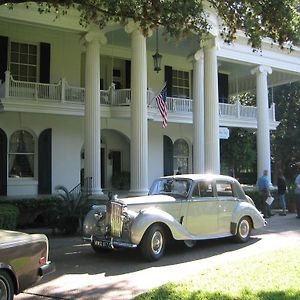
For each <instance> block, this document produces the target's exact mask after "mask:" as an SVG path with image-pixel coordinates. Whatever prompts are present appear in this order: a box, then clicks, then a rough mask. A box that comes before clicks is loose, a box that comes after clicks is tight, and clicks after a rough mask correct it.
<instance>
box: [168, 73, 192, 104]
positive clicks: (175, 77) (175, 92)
mask: <svg viewBox="0 0 300 300" xmlns="http://www.w3.org/2000/svg"><path fill="white" fill-rule="evenodd" d="M184 74H187V78H186V77H185V76H184ZM180 80H181V81H182V84H180V82H179V81H180ZM176 81H177V82H176ZM184 81H187V85H184V84H183V82H184ZM190 88H191V78H190V71H187V70H179V69H172V96H174V97H178V98H187V99H189V98H190V95H191V91H190ZM180 89H182V90H184V91H185V92H186V93H184V94H183V93H180V92H179V91H180Z"/></svg>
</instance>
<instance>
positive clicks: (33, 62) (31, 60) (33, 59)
mask: <svg viewBox="0 0 300 300" xmlns="http://www.w3.org/2000/svg"><path fill="white" fill-rule="evenodd" d="M28 62H29V64H31V65H36V55H29V57H28Z"/></svg>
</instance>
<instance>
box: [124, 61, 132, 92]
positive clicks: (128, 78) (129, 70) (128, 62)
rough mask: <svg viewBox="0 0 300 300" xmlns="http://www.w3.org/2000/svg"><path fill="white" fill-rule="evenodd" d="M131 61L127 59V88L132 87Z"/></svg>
mask: <svg viewBox="0 0 300 300" xmlns="http://www.w3.org/2000/svg"><path fill="white" fill-rule="evenodd" d="M130 83H131V61H130V60H126V61H125V87H126V89H130V88H131V84H130Z"/></svg>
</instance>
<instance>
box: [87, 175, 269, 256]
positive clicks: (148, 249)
mask: <svg viewBox="0 0 300 300" xmlns="http://www.w3.org/2000/svg"><path fill="white" fill-rule="evenodd" d="M264 225H265V220H264V218H263V216H262V214H261V213H260V212H259V211H258V210H257V209H256V208H255V206H254V203H253V201H252V199H251V198H250V197H248V196H246V195H245V193H244V191H243V189H242V188H241V186H240V184H239V182H238V181H237V180H236V179H234V178H232V177H229V176H223V175H208V174H188V175H174V176H166V177H161V178H159V179H157V180H155V181H154V183H153V184H152V186H151V188H150V191H149V195H148V196H141V197H134V198H124V199H118V198H117V197H114V198H113V199H111V200H110V201H107V203H103V204H101V205H94V206H93V207H92V209H91V210H90V211H89V212H88V214H87V216H86V217H85V220H84V224H83V230H84V239H85V240H88V241H89V242H90V243H91V246H92V248H93V249H94V250H95V251H96V252H103V251H104V250H105V249H113V248H120V247H129V248H136V247H139V248H140V249H141V253H142V255H143V256H144V258H146V259H147V260H149V261H152V260H157V259H159V258H160V257H161V256H162V255H163V253H164V251H165V247H166V243H167V242H168V241H169V240H170V239H175V240H182V241H184V243H185V244H186V245H187V246H188V247H192V246H193V245H195V243H196V241H197V240H203V239H214V238H221V237H229V236H233V237H234V238H235V240H237V241H239V242H247V241H248V240H249V237H250V233H251V230H252V228H260V227H263V226H264Z"/></svg>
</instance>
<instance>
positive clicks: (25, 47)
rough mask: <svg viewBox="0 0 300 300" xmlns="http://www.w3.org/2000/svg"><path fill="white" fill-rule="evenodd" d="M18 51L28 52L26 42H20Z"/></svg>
mask: <svg viewBox="0 0 300 300" xmlns="http://www.w3.org/2000/svg"><path fill="white" fill-rule="evenodd" d="M20 52H21V53H25V54H27V53H28V45H27V44H20Z"/></svg>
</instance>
